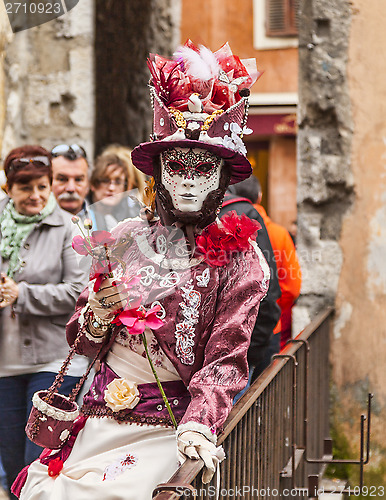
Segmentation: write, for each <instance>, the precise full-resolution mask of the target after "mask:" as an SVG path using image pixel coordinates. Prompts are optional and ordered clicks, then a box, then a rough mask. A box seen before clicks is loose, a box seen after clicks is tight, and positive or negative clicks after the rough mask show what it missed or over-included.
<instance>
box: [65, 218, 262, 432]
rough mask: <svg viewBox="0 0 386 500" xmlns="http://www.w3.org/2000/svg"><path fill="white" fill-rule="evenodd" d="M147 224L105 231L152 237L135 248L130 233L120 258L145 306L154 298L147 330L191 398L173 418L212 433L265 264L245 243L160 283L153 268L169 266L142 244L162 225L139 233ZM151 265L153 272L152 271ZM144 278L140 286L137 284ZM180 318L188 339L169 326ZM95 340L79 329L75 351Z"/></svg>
mask: <svg viewBox="0 0 386 500" xmlns="http://www.w3.org/2000/svg"><path fill="white" fill-rule="evenodd" d="M148 227H149V226H148V224H147V223H146V224H145V223H142V222H138V219H135V222H134V221H133V220H132V221H124V222H122V223H120V224H119V225H118V226H117V227H116V228H115V229H114V231H113V235H114V237H115V238H117V239H120V238H123V237H125V236H126V235H127V234H128V233H130V231H132V235H133V236H134V237H135V238H137V239H138V238H141V235H142V239H143V240H144V239H145V240H146V241H147V242H148V243H149V242H150V244H152V243H154V245H153V247H151V245H150V246H148V245H147V244H146V242H145V243H143V241H142V243H141V244H140V246H141V250H140V249H139V247H138V240H137V241H136V242H135V243H133V244H132V245H131V246H130V247H129V248H128V250H127V251H126V252H125V254H124V257H123V260H124V261H125V262H126V263H127V264H128V268H127V271H130V274H132V273H134V274H137V275H138V274H139V275H141V276H142V277H143V280H142V281H141V284H140V285H139V286H140V288H141V290H140V292H141V294H143V296H147V297H148V299H147V300H146V307H150V305H151V304H153V303H154V301H156V300H158V301H159V303H160V304H161V305H162V307H163V308H164V310H165V312H166V316H165V318H164V325H163V326H162V327H161V328H159V329H158V330H154V332H153V333H154V335H155V337H156V338H157V340H158V342H159V344H160V346H161V348H162V349H163V350H164V352H165V353H166V355H167V356H168V358H169V359H170V360H171V362H172V363H173V365H174V367H175V368H176V370H177V372H178V373H179V375H180V377H181V379H182V381H183V383H184V384H185V386H186V387H187V388H188V390H189V392H190V395H191V398H192V399H191V402H190V404H189V406H188V408H187V410H186V413H185V414H184V416H183V418H182V420H181V422H180V424H184V423H187V422H197V423H199V424H204V425H206V426H207V427H208V428H210V429H211V431H212V432H213V433H217V430H218V429H220V428H221V427H222V425H223V423H224V421H225V420H226V418H227V416H228V414H229V412H230V410H231V408H232V402H233V398H234V396H235V395H236V394H237V393H238V392H239V391H240V390H241V389H243V388H244V387H245V384H246V382H247V378H248V364H247V351H248V346H249V342H250V337H251V332H252V329H253V326H254V324H255V320H256V316H257V312H258V308H259V303H260V301H261V300H262V298H263V297H264V296H265V294H266V292H267V289H268V284H269V269H268V266H267V264H266V262H265V259H264V257H263V255H262V253H261V252H260V250H259V249H257V250H255V248H254V247H252V245H251V247H250V249H248V250H247V251H245V252H244V253H242V254H241V255H239V256H237V257H235V258H233V259H232V261H231V262H230V263H229V264H228V265H226V266H222V267H210V266H209V265H208V264H207V263H206V262H200V263H198V264H197V265H195V266H193V267H190V268H188V269H185V270H180V271H178V275H179V283H178V284H177V286H175V287H171V288H168V287H167V286H165V283H164V282H162V279H160V278H158V280H157V279H152V278H151V276H153V278H154V275H155V274H157V273H158V272H159V273H162V276H163V277H164V278H165V275H166V274H167V273H168V272H170V269H169V270H168V269H166V270H164V271H163V272H162V271H161V270H160V268H159V267H158V266H157V265H156V264H155V262H154V261H155V260H156V259H157V255H156V253H154V251H152V250H150V251H149V248H153V249H154V248H156V246H155V242H156V240H157V238H158V237H159V236H160V235H163V234H165V228H163V226H162V225H160V224H159V223H156V224H154V225H153V226H152V227H151V234H147V235H146V232H147V233H149V231H150V230H149V229H148ZM144 234H145V236H146V237H145V238H144ZM145 254H146V255H147V256H146V255H145ZM158 256H159V254H158ZM147 266H151V267H150V268H149V267H147ZM152 269H154V272H155V274H154V273H153V274H152ZM146 280H147V284H148V286H147V287H146V286H144V285H143V282H146ZM162 285H164V286H162ZM87 297H88V290H87V289H86V290H84V292H82V294H81V296H80V297H79V300H78V303H77V308H76V312H75V314H74V316H73V317H72V318H71V320H70V321H69V323H68V325H67V339H68V342H69V343H70V345H72V343H73V342H74V340H75V338H76V336H77V334H78V331H79V322H78V318H79V316H80V313H81V310H82V308H83V307H84V306H85V305H86V303H87ZM184 319H185V320H187V322H188V326H189V325H190V326H189V328H188V331H189V332H190V337H189V338H190V340H191V346H189V342H188V343H186V342H184V339H185V340H186V337H183V334H184V329H183V328H182V327H181V326H178V328H177V325H181V324H182V326H184ZM185 325H186V323H185ZM120 328H122V327H114V329H113V332H112V335H111V336H110V338H109V340H108V341H106V346H105V348H104V349H103V351H102V354H101V358H103V357H104V356H105V355H106V353H107V351H108V350H109V348H110V346H111V345H112V342H114V336H115V335H114V333H116V332H117V331H119V329H120ZM192 328H193V330H192ZM177 330H178V331H177ZM179 332H182V333H179ZM192 332H193V335H192ZM185 333H186V331H185ZM181 335H182V336H181ZM100 345H101V344H97V343H94V342H93V341H90V340H89V339H88V338H87V337H86V336H85V335H82V338H81V340H80V343H79V350H78V352H80V353H81V354H86V355H88V356H90V357H93V356H95V353H96V352H97V350H98V349H99V348H100Z"/></svg>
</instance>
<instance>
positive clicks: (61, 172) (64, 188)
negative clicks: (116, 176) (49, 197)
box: [51, 144, 89, 218]
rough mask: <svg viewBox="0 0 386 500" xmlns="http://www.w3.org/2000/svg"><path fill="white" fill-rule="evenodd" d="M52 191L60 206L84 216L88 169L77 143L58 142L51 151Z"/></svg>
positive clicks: (87, 189)
mask: <svg viewBox="0 0 386 500" xmlns="http://www.w3.org/2000/svg"><path fill="white" fill-rule="evenodd" d="M51 154H52V174H53V180H52V192H53V193H54V195H55V197H56V199H57V201H58V203H59V205H60V207H61V208H62V209H63V210H66V211H67V212H70V213H72V214H74V215H79V216H80V217H81V218H84V217H86V214H87V204H86V201H85V199H86V196H87V194H88V191H89V171H88V162H87V155H86V152H85V150H84V149H83V148H82V147H81V146H78V145H77V144H71V146H69V145H67V144H60V145H58V146H55V147H54V148H53V149H52V151H51Z"/></svg>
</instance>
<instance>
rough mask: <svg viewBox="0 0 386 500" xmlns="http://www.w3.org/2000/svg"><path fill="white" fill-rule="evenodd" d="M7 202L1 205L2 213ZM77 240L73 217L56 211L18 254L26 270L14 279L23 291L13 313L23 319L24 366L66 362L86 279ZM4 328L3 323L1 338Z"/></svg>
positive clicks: (21, 321)
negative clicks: (69, 328) (68, 330)
mask: <svg viewBox="0 0 386 500" xmlns="http://www.w3.org/2000/svg"><path fill="white" fill-rule="evenodd" d="M7 202H8V199H7V200H1V201H0V211H2V210H3V209H4V207H5V205H6V203H7ZM74 234H76V231H75V226H73V224H72V222H71V215H70V214H69V213H68V212H65V211H64V210H62V209H61V208H60V207H59V206H57V207H56V208H55V210H54V211H53V212H52V214H50V215H49V216H47V217H46V218H45V219H44V220H43V221H41V222H39V223H38V224H36V227H35V228H34V229H33V231H32V232H31V233H30V234H29V236H28V237H27V238H26V240H25V242H24V244H23V245H22V247H21V249H20V253H19V256H20V257H21V259H22V267H21V269H20V270H19V271H18V272H16V273H15V275H14V277H13V279H14V280H15V281H16V282H17V283H18V285H19V297H18V299H17V301H16V303H15V304H14V311H15V313H16V314H17V315H19V327H20V335H21V339H22V346H21V353H22V361H23V363H28V364H38V363H49V362H50V361H53V360H55V359H58V358H63V359H64V358H65V357H66V356H67V353H68V344H67V341H66V336H65V325H66V323H67V321H68V320H69V318H70V317H71V315H72V313H73V312H74V308H75V303H76V300H77V298H78V295H79V294H80V292H81V291H82V290H83V288H84V286H85V284H86V283H87V279H88V277H87V275H85V273H84V271H82V270H81V269H80V266H79V265H78V260H77V255H76V253H75V251H74V250H73V249H72V247H71V242H72V237H73V236H74ZM0 259H1V256H0ZM2 313H4V311H3V310H2ZM0 317H1V316H0ZM2 325H3V321H0V335H1V330H2Z"/></svg>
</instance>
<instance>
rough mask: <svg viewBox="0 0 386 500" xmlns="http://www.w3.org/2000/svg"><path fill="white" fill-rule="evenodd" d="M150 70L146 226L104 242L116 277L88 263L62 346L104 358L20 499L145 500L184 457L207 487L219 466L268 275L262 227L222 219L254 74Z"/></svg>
mask: <svg viewBox="0 0 386 500" xmlns="http://www.w3.org/2000/svg"><path fill="white" fill-rule="evenodd" d="M149 68H150V71H151V75H152V78H151V82H150V92H151V98H152V104H153V109H154V126H153V134H152V140H151V141H150V142H147V143H143V144H140V145H139V146H137V147H136V148H135V149H134V151H133V153H132V159H133V163H134V164H135V166H136V167H137V168H138V169H139V170H141V171H142V172H144V173H145V174H147V175H151V176H153V177H154V179H155V194H154V196H155V199H154V203H153V202H152V195H151V193H150V192H149V191H148V193H147V194H148V195H149V196H148V206H147V207H146V208H145V209H144V210H142V218H137V219H131V220H126V221H123V222H121V223H120V224H118V226H117V227H116V228H115V229H114V230H113V231H112V235H111V237H108V238H107V239H108V244H109V245H110V247H109V252H110V255H111V260H112V261H114V255H115V256H116V255H118V254H119V257H117V261H116V262H113V263H112V264H111V265H110V267H109V271H110V273H108V272H107V271H106V269H105V268H103V266H102V267H101V265H100V263H99V264H98V260H97V259H95V260H94V265H93V270H92V274H91V278H92V279H91V282H90V285H89V287H88V288H87V289H86V290H85V291H84V292H83V293H82V294H81V296H80V298H79V300H78V303H77V308H76V312H75V314H74V316H73V317H72V319H71V320H70V322H69V323H68V325H67V338H68V341H69V343H70V344H71V345H72V344H73V343H74V341H75V339H77V340H76V342H77V352H79V353H81V354H85V355H87V356H91V357H92V356H94V355H95V353H96V352H97V351H98V349H99V350H100V349H101V352H100V356H99V357H100V359H101V368H100V370H99V372H98V373H96V375H95V378H94V380H93V383H92V385H91V387H90V390H89V392H88V393H87V394H86V396H85V398H84V401H83V406H82V408H81V415H80V417H79V418H78V419H77V420H76V421H75V425H74V428H73V430H72V434H71V436H70V437H69V439H68V440H67V442H66V443H65V444H64V446H63V447H62V449H61V450H59V451H58V450H53V451H50V450H47V451H46V453H45V454H43V456H42V457H41V458H40V459H39V460H37V461H35V462H33V463H32V464H31V466H30V467H29V469H28V470H24V471H23V473H21V474H20V475H19V478H18V480H17V481H16V482H15V485H14V491H15V492H16V493H17V494H18V496H19V497H20V498H21V499H22V500H37V499H39V500H46V499H50V500H62V499H70V498H93V499H95V500H99V499H100V500H102V499H103V500H104V499H107V498H111V499H112V498H114V499H122V500H123V499H125V500H130V499H136V500H138V499H143V500H145V499H150V498H151V494H152V491H153V489H154V488H155V487H156V486H157V484H159V483H163V482H166V481H167V480H168V479H169V478H170V477H171V476H172V474H173V473H174V472H175V471H176V469H177V467H178V465H179V464H180V463H182V462H183V460H185V459H186V457H190V458H195V459H197V458H199V457H201V458H202V459H203V461H204V463H205V468H204V472H203V481H204V482H209V481H210V480H211V478H212V476H213V474H214V472H215V469H216V466H217V463H218V462H219V461H220V460H221V459H222V458H223V456H222V454H221V450H220V449H218V448H217V447H216V439H217V434H218V433H219V432H220V431H221V428H222V426H223V424H224V422H225V420H226V418H227V416H228V414H229V411H230V410H231V408H232V401H233V398H234V396H235V395H236V394H237V393H238V392H239V391H240V390H241V389H242V388H243V387H244V386H245V385H246V383H247V380H248V365H247V351H248V346H249V342H250V337H251V332H252V329H253V326H254V323H255V320H256V315H257V312H258V308H259V303H260V301H261V300H262V298H263V297H264V296H265V294H266V293H267V289H268V285H269V270H268V266H267V264H266V261H265V259H264V257H263V255H262V252H261V251H260V249H259V248H258V246H257V245H256V243H255V238H256V232H257V230H258V224H257V223H256V222H254V221H250V220H249V219H248V218H247V217H245V216H241V217H239V216H237V215H236V214H230V215H229V216H227V217H224V218H223V219H222V221H221V223H220V221H219V219H218V218H217V213H218V211H219V209H220V207H221V203H222V199H223V196H224V193H225V190H226V188H227V186H228V185H229V184H233V183H236V182H239V181H241V180H243V179H245V178H246V177H248V176H249V175H250V173H251V166H250V163H249V162H248V160H247V158H246V157H245V154H246V150H245V146H244V144H243V141H242V134H243V132H244V131H245V122H246V115H247V107H248V100H247V96H248V95H249V91H248V88H249V87H250V86H251V85H252V84H253V83H254V82H255V80H256V79H257V77H258V75H259V74H258V72H257V69H256V62H255V60H243V61H241V60H240V59H239V58H238V57H236V56H233V54H232V52H231V50H230V47H229V46H228V44H225V45H224V46H223V47H221V48H220V49H219V50H218V51H217V52H215V53H212V52H210V51H209V50H208V49H206V48H205V47H202V46H201V47H196V46H194V45H193V44H192V43H191V42H190V41H188V42H187V43H186V44H185V46H183V47H180V48H179V50H178V51H177V52H176V53H175V54H174V56H173V59H172V60H167V59H164V58H162V57H160V56H158V55H151V57H150V59H149ZM149 200H150V201H149ZM154 205H155V206H154ZM155 207H156V213H157V216H154V212H155V210H154V208H155ZM95 239H97V238H96V236H95ZM95 239H94V240H95ZM94 240H93V241H94ZM93 241H91V240H89V241H88V242H87V241H85V240H84V241H83V244H84V246H85V247H87V245H90V244H91V243H93ZM106 241H107V240H106V239H105V240H104V244H106V245H105V248H106V247H107V243H106ZM94 253H95V255H97V253H98V252H94ZM98 265H99V267H98ZM147 354H148V355H149V357H150V359H151V360H152V363H153V366H154V367H155V369H156V373H157V376H158V378H159V380H160V381H161V383H162V387H163V390H164V392H165V394H166V396H167V399H168V401H169V403H170V407H171V410H172V413H173V415H174V417H173V418H172V415H171V412H170V411H169V410H168V409H167V408H166V407H165V406H166V405H165V400H164V398H163V397H162V396H161V393H160V390H159V387H158V385H157V383H156V382H155V381H154V373H153V372H152V370H151V368H150V365H149V363H148V359H147ZM173 419H175V421H176V423H177V428H175V427H174V426H173Z"/></svg>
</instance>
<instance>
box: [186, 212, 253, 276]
mask: <svg viewBox="0 0 386 500" xmlns="http://www.w3.org/2000/svg"><path fill="white" fill-rule="evenodd" d="M260 228H261V226H260V224H259V223H258V222H257V221H255V220H253V219H250V218H249V217H247V216H246V215H244V214H243V215H241V216H238V215H237V214H236V212H234V211H232V212H230V213H229V214H227V215H224V217H222V219H221V221H220V223H213V224H211V225H210V226H208V227H207V228H206V229H205V230H204V231H203V233H202V234H201V235H200V236H197V238H196V251H197V254H198V255H202V256H203V257H204V259H205V261H206V262H207V263H208V264H209V265H210V266H212V267H213V266H223V265H225V264H227V263H228V262H230V259H231V256H232V254H234V253H236V252H244V251H245V250H247V249H248V248H249V247H250V240H253V241H255V240H256V233H257V231H258V230H259V229H260Z"/></svg>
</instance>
